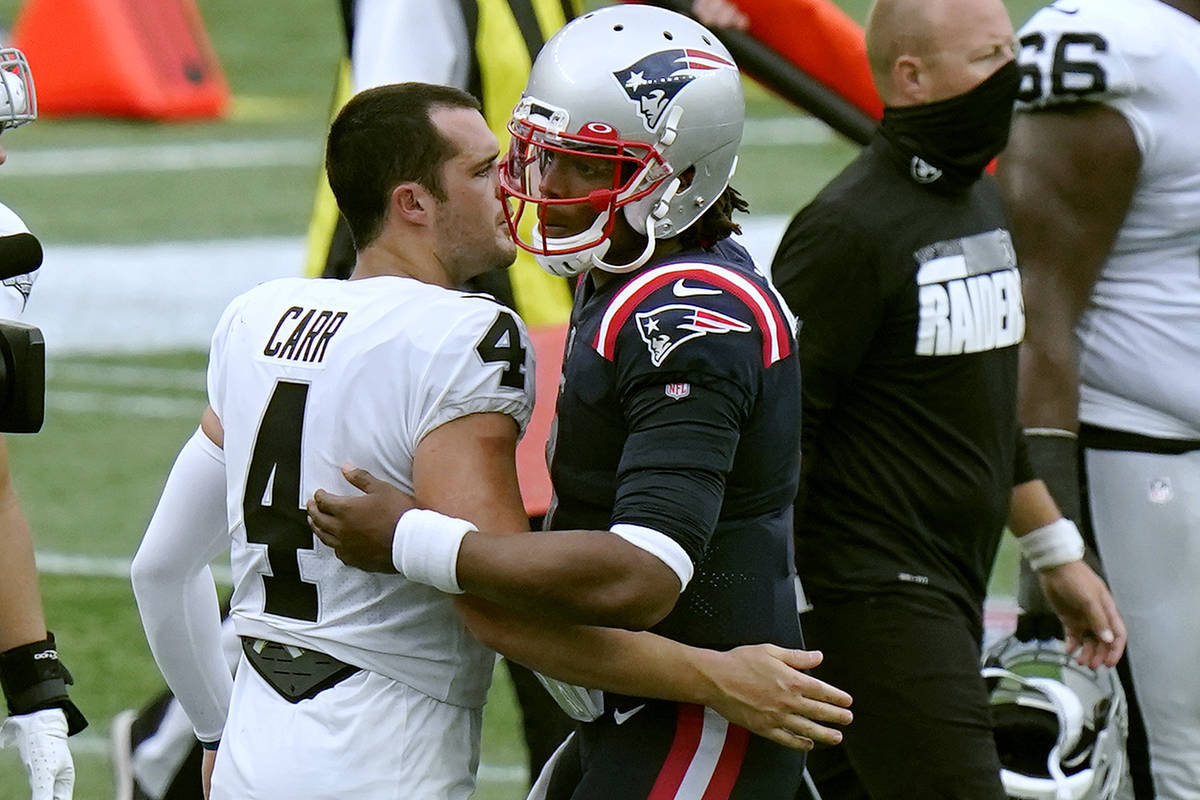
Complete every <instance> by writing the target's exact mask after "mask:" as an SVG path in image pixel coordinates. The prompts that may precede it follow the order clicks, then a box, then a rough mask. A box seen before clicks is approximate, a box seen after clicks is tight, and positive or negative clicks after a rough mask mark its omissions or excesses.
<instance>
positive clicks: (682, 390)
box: [666, 383, 692, 400]
mask: <svg viewBox="0 0 1200 800" xmlns="http://www.w3.org/2000/svg"><path fill="white" fill-rule="evenodd" d="M666 391H667V397H669V398H671V399H672V400H682V399H683V398H685V397H687V396H688V395H689V394H691V392H692V385H691V384H690V383H668V384H667V389H666Z"/></svg>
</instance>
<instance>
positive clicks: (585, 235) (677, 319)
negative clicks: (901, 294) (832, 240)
mask: <svg viewBox="0 0 1200 800" xmlns="http://www.w3.org/2000/svg"><path fill="white" fill-rule="evenodd" d="M743 115H744V107H743V100H742V93H741V82H740V76H739V74H738V71H737V68H736V66H735V65H734V64H733V62H732V60H731V58H730V57H729V54H728V52H726V51H725V49H724V48H723V47H722V46H721V45H720V43H719V42H718V41H717V39H716V38H715V37H714V36H713V35H712V34H711V33H709V32H708V31H707V30H705V29H704V28H703V27H701V26H700V25H698V24H697V23H695V22H693V21H691V20H688V19H687V18H685V17H682V16H679V15H676V14H673V13H671V12H667V11H663V10H661V9H655V8H650V7H645V6H628V7H615V8H608V9H602V10H599V11H597V12H594V13H592V14H589V15H586V16H584V17H582V18H581V19H579V20H576V21H575V22H573V23H572V24H570V25H568V26H567V27H566V28H564V29H563V30H562V31H561V32H560V33H559V34H558V35H556V36H555V37H554V38H553V39H551V40H550V41H549V42H548V43H547V45H546V47H545V48H544V49H543V50H542V52H541V54H540V55H539V57H538V59H537V62H536V63H535V64H534V67H533V70H532V73H531V76H530V81H529V85H528V88H527V90H526V93H525V96H524V97H523V99H522V102H521V103H520V105H519V106H518V108H517V110H516V111H515V112H514V116H513V120H512V122H511V124H510V130H511V132H512V134H513V143H512V146H511V149H510V152H509V154H508V157H507V158H506V159H505V161H504V163H503V165H502V166H501V190H502V192H504V194H505V195H506V199H507V203H508V211H509V214H510V220H509V221H510V226H511V228H512V230H513V234H514V237H515V238H517V239H518V242H519V244H521V246H523V247H525V248H526V249H528V250H530V251H532V252H533V253H534V255H535V257H536V258H537V259H538V261H539V262H540V263H541V264H542V265H543V266H544V267H545V268H547V269H548V270H550V271H551V272H554V273H556V274H561V275H580V274H582V275H583V277H582V278H581V279H580V282H579V288H578V293H577V298H576V303H575V308H574V311H573V316H572V324H571V331H570V334H569V337H568V344H567V352H566V357H565V361H564V368H563V380H562V383H561V388H560V392H559V396H558V407H557V414H558V416H557V422H556V428H555V433H554V435H553V436H552V440H551V446H550V450H551V476H552V478H553V482H554V487H555V501H554V503H553V506H552V508H551V510H550V512H549V514H548V515H547V520H548V522H547V526H548V527H550V528H553V529H554V530H555V531H556V532H555V533H552V534H537V535H512V536H494V535H487V534H481V533H478V532H475V531H473V530H470V529H469V528H468V529H464V526H462V525H461V524H456V523H460V522H461V521H458V520H454V521H450V520H447V519H446V518H444V517H442V518H438V517H431V516H428V515H430V514H431V512H428V511H420V512H418V513H419V514H421V515H425V516H424V517H423V519H424V520H425V522H424V523H423V524H421V525H420V526H417V525H414V524H413V523H415V522H417V520H418V519H419V518H418V517H417V516H416V515H414V514H403V516H400V518H399V523H398V524H396V525H394V528H395V529H394V530H393V524H392V523H394V522H395V520H396V519H397V516H399V514H398V512H399V511H403V510H404V501H403V500H397V495H398V493H396V492H394V491H393V492H389V491H388V490H387V489H386V488H384V487H380V486H379V484H378V482H376V481H374V480H373V479H370V478H369V477H368V476H363V475H361V474H356V473H353V472H351V473H349V475H348V477H350V478H351V479H352V480H353V481H355V482H357V483H358V484H359V485H360V488H365V489H366V490H367V492H368V493H367V495H366V496H365V497H359V498H353V499H348V498H338V497H335V496H331V495H327V494H325V493H323V492H318V493H317V496H316V497H315V498H314V500H313V501H312V502H311V503H310V504H309V510H310V514H311V516H312V517H313V520H314V527H315V529H316V530H317V532H318V535H320V536H321V538H322V540H323V541H325V542H326V544H329V545H330V546H333V547H334V548H335V549H337V551H338V554H339V556H340V557H342V558H343V560H345V561H347V563H352V564H355V565H358V566H363V567H365V568H373V569H387V570H392V569H395V570H399V571H400V572H402V573H404V574H405V575H406V576H407V577H409V578H410V579H413V580H418V581H423V582H427V583H431V584H433V585H440V586H444V587H447V588H459V589H461V590H462V591H464V592H466V593H467V595H466V598H467V599H466V600H465V601H464V602H463V603H462V604H460V607H461V608H463V610H464V613H466V614H467V615H468V619H469V622H470V624H471V625H472V630H474V631H475V632H476V633H477V635H480V636H481V637H482V638H483V639H484V640H485V641H486V642H488V643H489V644H492V645H493V646H495V647H496V649H498V650H500V651H501V652H504V653H505V654H507V655H509V656H510V657H513V658H517V659H518V660H525V661H528V662H529V663H530V664H531V665H532V666H534V667H535V668H538V669H540V670H542V671H545V672H550V673H553V674H555V675H557V676H558V677H562V678H565V679H568V680H572V681H573V682H574V683H578V684H581V685H584V686H600V687H603V688H605V689H609V690H611V691H610V692H608V693H606V694H604V695H603V696H599V695H600V693H598V692H587V691H582V692H579V693H578V694H577V695H574V696H573V699H574V700H575V701H576V702H575V703H574V704H572V703H571V702H567V701H568V700H570V699H572V694H571V692H570V691H569V690H568V689H566V688H565V687H563V686H562V685H561V684H556V683H554V682H552V681H551V682H549V683H550V685H551V686H552V687H553V691H554V693H556V695H557V696H559V697H561V698H564V707H568V706H570V707H572V709H573V712H574V714H575V716H576V717H577V718H579V719H581V721H583V724H582V725H581V726H580V727H579V729H578V731H577V733H576V735H575V736H574V738H573V739H571V740H569V741H568V742H567V743H566V744H565V745H564V747H563V748H561V749H560V751H559V753H558V754H557V755H556V757H555V759H553V760H552V762H551V765H550V766H548V767H547V769H546V770H545V771H544V772H543V774H542V777H541V779H540V780H539V782H538V784H537V785H536V786H535V789H534V795H533V796H536V797H548V798H557V797H573V798H579V799H581V798H606V800H607V798H611V797H622V798H639V797H642V798H644V797H653V798H685V797H696V798H700V797H720V798H764V797H790V796H792V794H793V793H794V792H795V790H796V788H798V786H799V784H800V782H801V775H802V770H803V763H804V762H803V755H802V752H801V750H802V749H807V748H808V747H810V746H811V744H812V742H811V741H802V740H803V739H804V738H806V737H807V738H809V739H812V740H817V741H823V742H826V743H835V742H837V741H838V740H839V739H840V735H839V733H838V732H837V731H835V730H832V729H830V728H826V727H824V726H821V725H815V724H813V722H812V721H806V725H807V726H809V727H805V726H804V725H801V723H800V722H799V721H798V720H797V722H796V724H795V725H794V726H793V732H794V731H797V730H803V731H806V733H803V734H801V735H799V736H796V735H795V734H794V733H793V734H790V735H792V736H793V739H792V740H791V741H789V740H788V739H787V738H786V737H787V735H788V734H783V733H781V734H780V735H774V734H772V735H771V740H768V739H767V738H762V737H759V736H754V735H752V734H750V733H749V732H748V731H747V730H746V729H745V728H744V727H742V726H740V725H737V724H731V722H729V721H727V720H726V719H725V718H723V717H722V716H721V715H720V714H718V713H717V712H716V711H714V710H713V709H712V708H706V707H704V706H703V705H700V704H693V703H690V702H673V701H681V700H682V701H688V700H694V699H695V698H692V697H688V696H686V695H687V692H686V691H684V690H683V689H682V684H683V683H685V682H686V676H680V677H681V686H680V687H677V688H675V689H674V690H671V689H670V688H667V689H664V687H662V686H659V685H654V681H653V679H652V677H651V673H653V667H654V666H655V665H654V664H646V665H645V667H646V669H645V672H646V674H645V675H636V674H633V673H636V672H637V669H636V666H637V665H633V667H632V672H631V673H630V674H624V675H620V676H614V675H613V664H614V663H615V662H616V661H619V660H620V655H621V654H620V653H619V652H615V651H612V652H607V653H606V652H604V651H602V650H598V651H596V654H597V657H598V659H599V660H598V661H596V662H593V663H586V664H585V663H580V662H579V661H578V658H577V657H575V656H570V657H568V656H565V655H560V654H558V653H555V652H547V651H548V648H546V647H545V646H544V645H543V644H541V643H539V641H538V630H539V627H538V626H539V625H546V624H555V625H564V624H565V625H567V626H573V629H576V630H580V631H582V630H595V629H586V628H584V627H583V625H612V626H618V627H627V628H648V629H650V630H652V631H653V632H655V633H657V634H660V635H662V636H665V637H667V638H669V639H672V640H675V641H676V642H679V643H684V644H687V645H692V646H698V647H702V648H711V649H712V650H718V651H725V650H731V649H733V648H737V647H738V646H740V645H744V644H748V643H752V642H771V643H774V644H775V645H781V646H783V647H787V648H797V647H800V646H801V645H802V640H801V636H800V625H799V618H798V614H797V606H798V593H797V589H798V583H797V580H796V576H795V573H794V569H793V566H792V561H793V559H792V551H791V547H792V546H791V540H792V510H791V506H792V501H793V499H794V497H795V493H796V487H797V482H798V479H799V431H798V429H797V426H796V421H795V408H796V407H797V406H798V404H799V388H800V383H799V380H800V378H799V370H798V366H797V362H796V356H795V353H794V350H795V346H794V332H793V322H792V319H791V317H790V315H789V313H788V312H787V311H786V310H785V307H784V306H783V304H782V302H781V301H780V300H779V299H778V297H777V296H776V294H775V292H774V291H773V289H772V288H771V286H770V284H769V282H768V281H767V280H766V278H765V277H763V275H761V274H760V273H759V272H758V271H757V270H756V269H755V267H754V265H753V263H752V261H751V259H750V257H749V256H748V254H747V253H746V251H745V250H743V249H742V248H741V247H740V246H739V245H737V244H736V243H734V242H732V241H731V240H730V239H729V238H728V237H729V234H730V233H732V232H734V231H736V230H737V226H736V225H735V224H734V223H733V222H732V220H731V219H730V214H731V212H732V211H734V210H744V209H745V205H744V203H743V202H742V201H741V199H740V198H739V197H738V196H737V194H736V192H734V191H733V190H732V189H730V188H729V179H730V176H731V175H732V172H733V167H734V164H735V161H736V153H737V148H738V145H739V143H740V140H741V131H742V123H743ZM530 212H532V213H533V214H534V215H535V217H536V219H535V224H534V225H533V231H532V235H531V236H530V237H529V238H528V239H527V240H523V239H522V237H521V235H520V230H521V226H520V218H521V216H522V215H523V214H525V213H530ZM500 346H501V345H500V344H497V347H500ZM491 355H493V356H494V355H495V354H491ZM484 357H489V356H484ZM517 363H519V362H517ZM510 427H511V426H510ZM480 433H481V434H483V432H480ZM508 436H509V437H510V438H514V437H515V431H510V432H509V433H508ZM463 446H464V448H465V447H471V445H470V442H469V441H464V442H463ZM475 449H479V448H478V447H475ZM452 457H453V458H454V459H455V460H456V463H461V462H462V461H463V460H464V455H463V453H462V452H458V451H456V452H455V453H454V454H453V456H452ZM458 479H460V476H456V480H458ZM457 492H458V493H459V494H460V495H461V494H463V493H464V492H463V490H462V489H461V488H459V489H458V490H457ZM415 494H416V495H417V498H416V500H417V502H418V504H428V505H436V504H432V503H429V502H428V501H427V500H426V498H425V497H424V496H423V494H422V487H421V486H420V485H418V486H417V487H416V490H415ZM437 507H438V508H439V509H440V510H443V511H445V510H446V507H445V506H442V505H438V506H437ZM460 508H463V511H461V512H455V513H457V514H458V515H459V516H465V517H467V518H471V514H470V513H469V509H467V508H465V507H463V506H460ZM514 516H515V515H514ZM380 520H382V522H380ZM499 529H500V528H498V530H499ZM514 615H520V616H519V618H518V617H514ZM538 618H540V619H541V620H544V622H530V621H529V620H534V619H538ZM812 657H813V659H814V660H815V659H816V658H818V656H816V655H813V656H812ZM805 686H806V687H808V688H807V689H806V691H808V692H809V696H810V697H811V698H813V700H814V701H815V702H811V703H806V704H805V705H803V706H801V707H799V708H798V709H797V710H796V714H797V716H805V715H807V716H809V717H810V720H817V721H824V722H831V723H835V724H838V723H845V722H848V721H849V718H850V715H849V713H848V711H846V710H845V708H844V706H845V705H848V703H849V698H848V696H846V695H844V694H843V693H841V692H838V691H837V690H835V689H832V687H828V686H826V685H821V686H820V687H818V686H816V685H815V684H807V683H806V684H805ZM617 692H620V694H618V693H617ZM651 697H668V698H669V700H670V702H669V701H665V700H653V699H650V698H651ZM734 722H743V723H744V722H746V720H745V719H736V720H734ZM785 745H786V746H785Z"/></svg>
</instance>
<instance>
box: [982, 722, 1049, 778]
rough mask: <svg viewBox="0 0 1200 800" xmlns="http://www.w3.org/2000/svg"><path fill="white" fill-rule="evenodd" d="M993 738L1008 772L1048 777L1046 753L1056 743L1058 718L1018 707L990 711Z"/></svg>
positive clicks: (1001, 761)
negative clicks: (1009, 770) (1013, 771)
mask: <svg viewBox="0 0 1200 800" xmlns="http://www.w3.org/2000/svg"><path fill="white" fill-rule="evenodd" d="M992 736H993V737H995V739H996V750H997V751H998V752H999V754H1000V763H1001V764H1003V765H1004V766H1006V767H1007V768H1008V769H1011V770H1015V771H1017V772H1020V773H1023V774H1025V775H1032V776H1035V777H1038V778H1049V777H1050V770H1049V769H1048V768H1047V766H1046V754H1047V753H1049V752H1050V748H1052V747H1054V743H1055V742H1056V741H1058V717H1056V716H1055V715H1054V713H1053V712H1050V711H1043V710H1041V709H1038V708H1027V707H1024V706H1018V705H1002V706H995V707H993V708H992Z"/></svg>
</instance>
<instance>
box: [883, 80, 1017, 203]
mask: <svg viewBox="0 0 1200 800" xmlns="http://www.w3.org/2000/svg"><path fill="white" fill-rule="evenodd" d="M1020 84H1021V74H1020V71H1019V70H1018V69H1017V62H1016V61H1015V60H1013V61H1009V62H1008V63H1007V64H1005V65H1004V66H1002V67H1000V69H998V70H996V71H995V72H993V73H992V74H991V76H990V77H988V78H987V80H985V81H984V82H983V83H981V84H979V85H978V86H976V87H975V88H974V89H971V90H970V91H968V92H964V93H962V94H960V95H955V96H954V97H950V98H947V99H946V100H939V101H938V102H936V103H926V104H925V105H920V106H903V107H892V106H889V107H888V108H885V109H884V110H883V121H882V123H881V124H880V126H879V131H880V133H882V134H883V136H884V137H885V138H886V139H887V140H888V141H889V142H891V143H892V146H894V147H895V148H896V149H897V150H899V151H900V154H901V155H902V156H903V157H904V159H905V160H906V161H907V162H908V164H909V167H910V171H911V175H912V178H913V180H915V181H917V182H918V183H934V182H938V183H939V184H941V185H943V186H944V187H945V188H947V189H956V190H961V189H965V188H967V187H968V186H970V185H971V184H972V183H974V182H975V181H976V180H978V179H979V176H980V175H981V174H982V173H983V170H984V168H985V167H986V166H987V165H988V163H990V162H991V160H992V159H993V158H995V157H996V156H997V155H999V154H1000V151H1002V150H1003V149H1004V147H1005V145H1007V144H1008V128H1009V125H1010V124H1011V123H1012V114H1013V103H1014V102H1015V101H1016V99H1017V90H1018V88H1019V87H1020Z"/></svg>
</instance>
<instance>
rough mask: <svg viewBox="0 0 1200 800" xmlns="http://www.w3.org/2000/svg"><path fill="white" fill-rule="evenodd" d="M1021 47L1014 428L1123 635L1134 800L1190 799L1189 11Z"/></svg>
mask: <svg viewBox="0 0 1200 800" xmlns="http://www.w3.org/2000/svg"><path fill="white" fill-rule="evenodd" d="M1020 45H1021V46H1020V54H1019V57H1020V61H1021V65H1022V73H1023V76H1024V79H1023V83H1022V87H1021V89H1022V92H1021V97H1020V100H1019V102H1018V111H1019V112H1021V113H1018V114H1017V116H1016V119H1015V121H1014V124H1013V129H1012V136H1011V138H1010V139H1009V145H1008V150H1007V152H1006V154H1005V155H1004V157H1003V158H1002V160H1001V164H1000V169H999V172H998V174H999V177H1000V178H1001V182H1002V185H1003V187H1004V190H1005V193H1006V195H1007V200H1008V203H1009V206H1010V212H1011V215H1012V218H1013V225H1012V228H1013V239H1014V241H1015V243H1016V246H1017V250H1018V255H1019V259H1020V262H1021V265H1022V274H1023V275H1024V279H1025V284H1026V285H1025V298H1026V309H1025V310H1026V316H1027V322H1028V325H1027V329H1026V336H1025V344H1024V350H1023V353H1022V374H1021V407H1022V422H1023V423H1024V425H1025V426H1026V429H1027V433H1028V434H1029V441H1030V453H1031V456H1033V457H1034V458H1035V461H1040V462H1041V463H1040V464H1038V463H1035V465H1034V466H1035V468H1038V470H1039V472H1040V473H1041V474H1042V475H1043V476H1044V477H1045V478H1046V479H1047V482H1050V483H1052V488H1054V489H1055V490H1056V495H1057V496H1058V499H1059V500H1060V501H1061V502H1062V503H1063V505H1064V506H1065V507H1066V506H1069V505H1071V504H1072V495H1076V497H1075V498H1074V501H1075V505H1076V506H1077V509H1076V515H1081V516H1082V520H1083V521H1087V522H1090V527H1091V529H1092V532H1093V534H1094V537H1095V543H1096V545H1097V548H1098V552H1099V555H1100V559H1101V561H1102V563H1103V565H1104V568H1105V572H1106V574H1107V577H1108V580H1109V583H1110V585H1111V587H1112V592H1113V596H1114V597H1115V599H1116V601H1117V604H1118V606H1119V608H1120V610H1121V614H1122V616H1123V617H1124V619H1125V622H1126V625H1127V627H1128V637H1129V638H1128V657H1127V659H1126V661H1125V662H1124V667H1125V669H1124V676H1123V677H1124V679H1125V682H1126V692H1127V694H1128V695H1129V697H1130V701H1131V703H1130V705H1131V711H1133V710H1134V709H1135V708H1136V707H1140V710H1141V713H1140V717H1139V715H1137V714H1136V713H1131V737H1130V756H1131V762H1132V769H1131V773H1132V775H1133V777H1134V785H1135V788H1136V790H1137V796H1138V797H1139V798H1144V797H1160V798H1172V799H1173V800H1181V799H1182V798H1200V681H1197V680H1195V665H1196V663H1197V662H1198V661H1200V628H1197V626H1196V625H1195V624H1194V622H1193V620H1194V619H1195V618H1196V615H1197V613H1200V580H1197V575H1200V135H1198V134H1197V131H1200V103H1197V99H1198V98H1200V94H1198V91H1200V1H1198V0H1058V2H1055V3H1054V4H1053V5H1050V6H1047V7H1046V8H1044V9H1042V10H1041V11H1039V12H1038V13H1037V14H1035V15H1034V16H1033V17H1032V18H1031V19H1030V20H1029V22H1028V23H1026V25H1025V26H1024V27H1023V28H1022V30H1021V32H1020ZM1053 484H1057V486H1055V485H1053ZM1080 487H1081V488H1082V497H1079V496H1078V495H1077V492H1078V491H1079V489H1080ZM1080 501H1081V502H1080ZM1135 701H1136V703H1135ZM1139 723H1144V730H1145V735H1144V737H1145V738H1144V739H1143V740H1142V741H1143V745H1142V748H1144V747H1145V743H1147V742H1148V758H1147V753H1146V752H1145V750H1144V749H1141V748H1139V747H1138V746H1137V744H1136V741H1137V740H1138V738H1139V737H1138V736H1137V734H1138V733H1139V728H1140V727H1141V725H1140V724H1139ZM1147 761H1148V763H1149V769H1147ZM1151 775H1152V779H1151Z"/></svg>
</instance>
